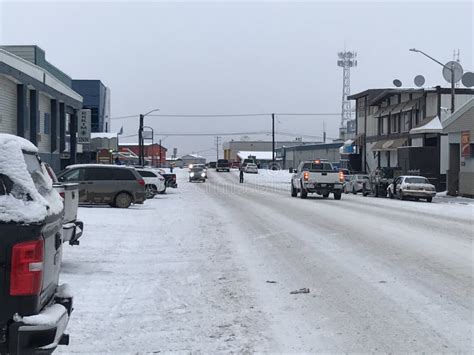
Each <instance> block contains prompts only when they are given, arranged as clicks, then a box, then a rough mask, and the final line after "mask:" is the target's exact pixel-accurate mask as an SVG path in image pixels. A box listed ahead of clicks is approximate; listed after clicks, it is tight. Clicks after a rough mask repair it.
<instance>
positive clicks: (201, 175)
mask: <svg viewBox="0 0 474 355" xmlns="http://www.w3.org/2000/svg"><path fill="white" fill-rule="evenodd" d="M192 181H202V182H206V172H205V171H204V169H203V168H202V167H193V168H192V169H191V170H190V171H189V182H192Z"/></svg>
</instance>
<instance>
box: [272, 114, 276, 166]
mask: <svg viewBox="0 0 474 355" xmlns="http://www.w3.org/2000/svg"><path fill="white" fill-rule="evenodd" d="M273 169H275V114H274V113H272V170H273Z"/></svg>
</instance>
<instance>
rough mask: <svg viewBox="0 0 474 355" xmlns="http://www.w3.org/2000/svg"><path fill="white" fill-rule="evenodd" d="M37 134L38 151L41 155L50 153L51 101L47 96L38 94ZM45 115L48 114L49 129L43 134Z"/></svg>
mask: <svg viewBox="0 0 474 355" xmlns="http://www.w3.org/2000/svg"><path fill="white" fill-rule="evenodd" d="M38 104H39V105H38V106H39V121H38V126H39V134H38V149H39V151H40V152H41V153H49V152H50V151H51V134H50V133H49V132H51V101H50V99H49V97H48V96H46V95H45V94H43V93H40V94H39V103H38ZM45 114H49V129H50V131H49V132H48V133H44V129H45Z"/></svg>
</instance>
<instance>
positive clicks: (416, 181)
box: [405, 177, 430, 184]
mask: <svg viewBox="0 0 474 355" xmlns="http://www.w3.org/2000/svg"><path fill="white" fill-rule="evenodd" d="M405 182H406V183H407V184H429V183H430V182H429V181H428V179H427V178H424V177H408V178H405Z"/></svg>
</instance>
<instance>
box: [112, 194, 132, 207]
mask: <svg viewBox="0 0 474 355" xmlns="http://www.w3.org/2000/svg"><path fill="white" fill-rule="evenodd" d="M131 204H132V197H131V196H130V195H129V194H128V193H126V192H121V193H119V194H118V195H117V196H115V202H114V205H115V207H117V208H129V207H130V205H131Z"/></svg>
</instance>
